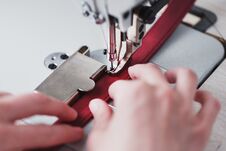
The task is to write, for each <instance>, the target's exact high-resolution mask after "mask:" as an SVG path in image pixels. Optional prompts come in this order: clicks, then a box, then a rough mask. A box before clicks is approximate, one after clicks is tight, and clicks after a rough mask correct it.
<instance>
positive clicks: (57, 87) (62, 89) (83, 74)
mask: <svg viewBox="0 0 226 151" xmlns="http://www.w3.org/2000/svg"><path fill="white" fill-rule="evenodd" d="M87 49H88V47H86V46H84V47H82V48H81V49H80V50H79V51H78V52H76V53H75V54H74V55H72V56H71V57H70V58H69V59H68V60H67V61H66V62H65V63H63V64H62V65H61V66H59V68H57V69H56V70H55V71H54V72H53V73H52V74H51V75H50V76H49V77H48V78H47V79H46V80H45V81H44V82H43V83H41V84H40V85H39V86H38V87H37V88H36V89H35V90H36V91H38V92H41V93H44V94H46V95H48V96H52V97H54V98H57V99H59V100H62V101H65V102H67V103H69V101H70V99H71V98H72V97H74V96H75V95H77V94H78V93H79V91H84V92H87V91H90V90H92V89H93V88H94V87H95V82H94V81H93V79H94V78H95V77H96V76H97V75H98V74H99V73H101V72H102V71H103V70H104V69H105V67H106V66H105V65H103V64H102V63H100V62H98V61H96V60H93V59H91V58H89V57H87V56H85V55H83V54H81V53H80V52H86V50H87Z"/></svg>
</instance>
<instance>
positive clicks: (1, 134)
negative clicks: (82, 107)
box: [0, 93, 83, 151]
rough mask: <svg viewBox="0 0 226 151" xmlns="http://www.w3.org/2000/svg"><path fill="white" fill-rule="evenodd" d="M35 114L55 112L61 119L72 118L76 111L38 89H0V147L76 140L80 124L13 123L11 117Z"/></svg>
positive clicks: (21, 147) (22, 147)
mask: <svg viewBox="0 0 226 151" xmlns="http://www.w3.org/2000/svg"><path fill="white" fill-rule="evenodd" d="M35 114H41V115H53V116H57V117H58V118H59V119H60V120H63V121H72V120H75V119H76V117H77V113H76V111H74V110H73V109H72V108H70V107H69V106H67V105H66V104H65V103H63V102H60V101H58V100H55V99H53V98H49V97H46V96H44V95H42V94H40V93H30V94H25V95H21V96H14V95H11V94H8V93H0V150H1V151H12V150H14V151H15V150H16V151H18V150H25V149H32V148H43V147H51V146H54V145H60V144H64V143H69V142H72V141H77V140H79V139H80V138H81V137H82V135H83V131H82V129H81V128H78V127H72V126H69V125H64V124H58V125H53V126H47V125H16V124H15V121H16V120H18V119H22V118H25V117H29V116H32V115H35Z"/></svg>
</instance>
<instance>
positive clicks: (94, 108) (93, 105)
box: [89, 100, 99, 112]
mask: <svg viewBox="0 0 226 151" xmlns="http://www.w3.org/2000/svg"><path fill="white" fill-rule="evenodd" d="M89 108H90V110H91V111H94V112H96V111H98V109H99V104H98V102H97V101H96V100H92V101H91V102H90V104H89Z"/></svg>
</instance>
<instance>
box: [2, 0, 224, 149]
mask: <svg viewBox="0 0 226 151" xmlns="http://www.w3.org/2000/svg"><path fill="white" fill-rule="evenodd" d="M80 2H81V1H79V2H78V1H77V0H74V1H72V0H45V1H36V2H34V1H33V2H29V1H27V0H21V1H20V2H17V1H15V2H13V3H11V2H7V3H3V4H1V2H0V10H3V11H4V13H0V17H1V18H3V19H2V20H1V21H0V24H1V26H2V27H1V29H0V31H1V33H2V34H1V35H0V40H1V41H4V43H3V44H2V45H0V49H1V50H6V51H4V55H2V56H10V59H9V57H1V60H0V67H1V69H2V75H1V76H2V78H1V80H0V89H1V90H7V91H10V92H15V93H21V92H26V91H30V90H33V89H34V88H36V87H37V86H38V87H37V90H38V91H41V92H44V93H47V94H48V93H51V94H52V95H59V94H60V93H56V92H58V91H55V90H56V89H54V91H53V92H52V91H51V92H46V90H47V89H46V87H43V85H42V84H43V81H44V80H45V79H46V78H47V77H48V76H49V75H50V74H52V73H53V71H54V70H55V69H57V68H59V67H61V65H62V64H63V63H64V62H65V61H70V60H68V57H69V56H75V58H84V57H85V60H88V63H87V64H82V65H85V66H82V65H81V64H80V65H79V62H78V66H76V68H81V67H85V68H89V67H90V66H91V67H94V68H92V72H90V73H88V75H89V74H90V76H91V74H94V72H96V71H98V73H99V69H101V72H102V71H103V72H107V73H108V74H115V73H117V72H119V71H120V70H121V69H122V68H123V66H124V65H125V64H126V62H127V61H128V60H129V58H130V56H131V55H132V54H133V53H134V52H135V51H136V50H137V49H138V48H139V47H140V45H142V38H143V37H144V36H145V33H146V31H147V30H148V29H150V28H151V25H152V24H153V23H154V22H155V20H157V19H158V12H160V10H161V11H162V10H163V9H164V6H165V5H166V4H167V1H165V0H160V1H155V0H150V1H144V0H128V1H124V0H123V1H118V0H112V1H105V0H99V1H96V2H95V1H93V0H84V1H82V3H80ZM94 2H95V3H94ZM15 3H16V4H17V5H13V4H15ZM118 4H120V7H119V5H118ZM6 5H7V6H6ZM49 5H51V7H48V6H49ZM3 8H11V9H7V10H6V9H3ZM31 8H32V9H31ZM12 12H14V13H15V12H16V13H17V14H14V13H12ZM145 12H146V13H145ZM150 12H151V13H150ZM7 14H8V16H7ZM12 14H14V15H12ZM31 14H32V15H31ZM147 14H148V15H147ZM5 16H7V17H5ZM84 16H85V17H84ZM92 20H93V21H92ZM14 24H15V25H16V27H15V26H14V27H9V25H14ZM12 37H13V38H12ZM12 43H13V45H12ZM82 45H87V46H88V47H89V49H88V48H87V47H86V48H85V49H82V51H80V52H79V53H80V54H82V55H80V54H79V55H77V54H76V55H73V54H74V52H75V51H77V50H78V49H79V48H80V47H81V46H82ZM150 45H151V44H150ZM15 50H18V51H16V52H15ZM12 52H13V53H14V55H12ZM15 53H16V54H15ZM223 57H224V48H223V46H222V45H221V43H220V42H219V41H217V40H216V39H215V38H213V37H210V36H208V35H206V34H204V33H201V32H199V31H196V30H194V29H192V28H190V27H187V26H185V25H180V26H179V27H178V29H177V30H176V31H175V32H174V34H173V35H172V36H171V38H170V39H169V40H168V41H167V42H166V43H165V44H164V45H163V47H162V48H161V49H160V50H159V51H158V53H157V54H156V55H155V56H154V57H153V58H152V59H151V60H150V62H152V63H155V64H157V65H159V66H160V67H162V68H163V69H164V70H167V69H171V68H174V67H179V66H180V67H181V66H183V67H189V68H192V69H193V70H194V71H195V72H196V73H197V74H198V77H199V82H200V83H202V82H203V81H204V80H205V79H206V78H207V77H208V76H209V75H210V73H211V72H212V71H213V69H214V68H215V67H216V66H217V65H218V64H219V63H220V62H221V60H222V59H223ZM78 60H79V59H78ZM90 60H91V61H90ZM93 60H95V61H93ZM83 61H84V60H83ZM6 62H7V63H8V64H7V68H5V64H3V63H6ZM12 62H14V63H16V66H19V67H20V68H15V64H14V63H12ZM97 62H98V63H97ZM99 63H100V64H99ZM43 64H44V65H43ZM103 66H106V68H102V67H103ZM90 70H91V69H90ZM28 71H29V73H27V72H28ZM66 71H68V72H71V71H72V70H71V68H70V66H69V68H67V69H66ZM28 74H29V78H28ZM11 75H12V76H13V75H18V77H14V76H13V77H14V78H12V77H11V78H10V76H11ZM76 75H77V76H78V78H79V73H76ZM9 78H10V81H11V82H9V80H8V79H9ZM86 78H87V77H86ZM72 80H76V79H72ZM87 80H88V79H84V81H87ZM40 83H41V85H40ZM44 83H45V82H44ZM72 83H73V82H72ZM93 84H94V83H88V84H87V86H86V87H84V88H83V90H85V89H88V88H89V87H90V85H91V88H92V87H93V86H95V84H94V85H93ZM21 85H23V87H21ZM83 85H85V84H84V83H81V85H79V86H78V89H79V87H80V86H83ZM80 88H81V87H80ZM73 89H75V88H73ZM58 97H63V98H62V99H68V98H70V97H71V96H68V95H65V96H62V95H61V94H60V95H59V96H58ZM55 121H56V118H55V117H46V116H45V117H44V116H36V117H32V118H29V119H25V120H24V121H23V122H24V123H26V124H37V123H46V124H53V123H54V122H55ZM91 126H92V124H91V123H90V124H89V125H87V127H86V131H87V133H88V132H89V130H90V128H91ZM82 147H83V144H80V145H79V144H77V145H67V146H64V147H63V148H62V149H61V150H64V149H65V148H68V150H69V149H71V148H75V150H76V149H77V150H78V148H79V150H80V149H81V148H82ZM59 150H60V149H59ZM71 150H73V149H71Z"/></svg>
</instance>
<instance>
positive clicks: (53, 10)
mask: <svg viewBox="0 0 226 151" xmlns="http://www.w3.org/2000/svg"><path fill="white" fill-rule="evenodd" d="M75 1H76V3H79V0H74V1H73V0H20V1H18V0H0V33H1V34H0V41H1V43H0V50H1V55H0V69H1V77H0V91H9V92H13V93H24V92H27V91H32V90H33V89H34V88H35V87H36V86H38V85H39V84H40V83H41V82H42V81H43V80H44V79H45V78H46V77H47V76H48V75H49V74H50V73H51V71H49V70H48V69H46V68H45V67H44V65H43V62H44V58H45V57H46V56H48V55H49V54H50V53H52V52H66V53H68V54H69V55H70V54H72V53H73V52H74V51H76V50H77V49H78V48H79V47H80V46H81V45H82V44H86V45H88V46H89V47H90V48H91V49H92V50H96V49H101V48H104V47H105V43H104V38H103V36H102V34H100V33H101V30H100V28H99V27H98V26H95V24H94V23H92V21H91V20H89V19H86V18H84V17H83V16H82V15H81V14H80V13H78V12H80V11H81V8H80V7H79V5H76V4H75ZM206 1H207V2H206ZM197 3H198V4H200V5H203V6H208V7H207V8H209V9H213V10H214V12H215V13H217V15H218V17H219V22H218V24H217V25H216V26H217V27H218V28H219V30H220V32H222V34H223V35H226V29H224V28H223V27H226V26H222V25H221V24H224V23H225V16H226V14H225V12H226V11H225V7H222V6H226V2H225V0H215V1H210V2H208V0H199V1H198V2H197ZM212 3H214V5H212ZM218 4H219V6H217V5H218ZM216 6H217V7H216ZM219 8H222V9H219ZM74 16H76V17H74ZM59 18H61V19H59ZM62 18H64V19H63V20H62ZM78 25H79V26H78ZM224 25H225V24H224ZM79 27H80V28H79ZM81 27H82V28H81ZM71 29H73V30H71ZM210 32H213V33H214V32H215V29H210ZM98 34H99V36H98V37H95V38H94V37H92V36H91V35H98ZM94 39H95V40H94ZM224 83H226V63H225V64H223V65H222V66H220V67H219V69H218V70H216V72H215V73H214V74H213V76H211V77H210V79H209V80H208V81H207V82H206V83H205V84H204V85H203V88H204V89H208V90H210V91H212V92H213V93H214V94H215V95H216V96H218V97H219V98H220V99H221V101H222V112H221V115H220V116H219V118H218V120H217V123H216V126H215V130H214V133H213V137H212V138H211V141H210V144H209V146H208V148H207V150H208V151H213V150H216V149H218V148H219V149H223V147H224V146H225V145H223V144H224V142H225V140H226V136H225V135H226V134H225V133H224V132H225V130H226V124H225V121H226V120H225V118H226V103H225V101H226V93H225V91H226V87H225V85H224ZM222 151H223V150H222Z"/></svg>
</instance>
